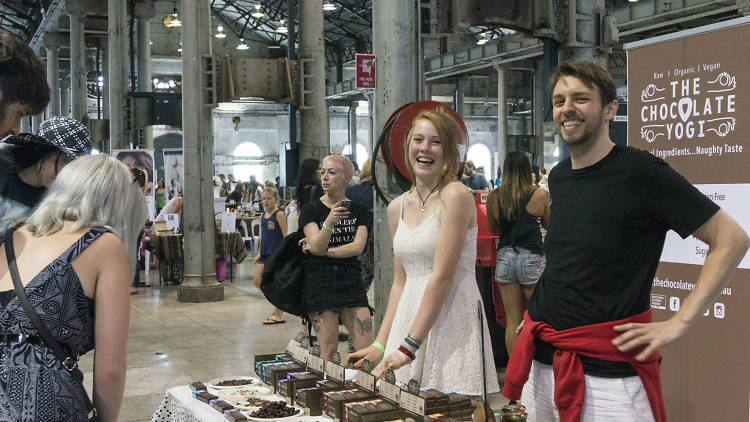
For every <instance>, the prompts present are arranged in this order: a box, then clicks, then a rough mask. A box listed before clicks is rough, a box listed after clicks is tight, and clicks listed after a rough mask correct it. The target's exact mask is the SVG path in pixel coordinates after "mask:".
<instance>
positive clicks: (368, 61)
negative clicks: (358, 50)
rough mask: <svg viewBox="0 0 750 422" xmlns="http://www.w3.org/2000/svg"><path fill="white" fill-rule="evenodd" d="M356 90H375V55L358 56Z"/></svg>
mask: <svg viewBox="0 0 750 422" xmlns="http://www.w3.org/2000/svg"><path fill="white" fill-rule="evenodd" d="M356 65H357V73H356V75H357V78H356V88H357V89H361V88H371V89H375V55H374V54H357V59H356Z"/></svg>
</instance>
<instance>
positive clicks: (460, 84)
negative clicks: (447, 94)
mask: <svg viewBox="0 0 750 422" xmlns="http://www.w3.org/2000/svg"><path fill="white" fill-rule="evenodd" d="M464 91H466V79H464V78H461V79H458V80H456V90H455V91H454V93H453V108H454V109H455V110H456V113H457V114H458V115H459V116H461V117H465V116H466V114H465V112H464V106H465V103H464Z"/></svg>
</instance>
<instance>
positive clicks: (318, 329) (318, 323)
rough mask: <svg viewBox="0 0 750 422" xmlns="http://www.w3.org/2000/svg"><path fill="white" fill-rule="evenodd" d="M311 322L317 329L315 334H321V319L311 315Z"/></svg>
mask: <svg viewBox="0 0 750 422" xmlns="http://www.w3.org/2000/svg"><path fill="white" fill-rule="evenodd" d="M310 323H312V326H313V330H315V334H316V335H319V334H320V321H318V319H317V318H316V317H314V316H312V315H310Z"/></svg>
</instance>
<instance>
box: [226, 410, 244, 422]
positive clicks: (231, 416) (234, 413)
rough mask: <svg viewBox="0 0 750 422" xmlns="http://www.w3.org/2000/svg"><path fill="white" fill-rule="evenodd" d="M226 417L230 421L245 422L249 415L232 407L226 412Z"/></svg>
mask: <svg viewBox="0 0 750 422" xmlns="http://www.w3.org/2000/svg"><path fill="white" fill-rule="evenodd" d="M224 419H226V420H228V421H229V422H244V421H247V416H245V415H243V414H242V413H240V411H239V410H236V409H232V410H227V411H225V412H224Z"/></svg>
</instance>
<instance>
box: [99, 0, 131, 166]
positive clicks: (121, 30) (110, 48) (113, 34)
mask: <svg viewBox="0 0 750 422" xmlns="http://www.w3.org/2000/svg"><path fill="white" fill-rule="evenodd" d="M122 3H123V2H122V1H121V0H107V6H108V13H109V15H108V17H107V18H108V19H107V30H108V33H109V38H108V39H107V58H108V63H107V66H106V68H107V75H108V77H109V80H107V78H105V81H107V82H109V84H108V85H109V92H108V97H109V98H108V100H109V148H110V149H109V150H108V151H103V152H107V153H108V154H111V153H112V150H113V149H125V148H127V147H128V141H127V140H126V139H125V127H124V126H125V110H124V106H125V102H124V97H123V95H124V92H123V88H124V86H125V80H124V78H123V70H122V68H123V67H124V66H125V61H124V60H123V57H122V49H123V47H124V40H125V27H124V26H123V24H122V7H121V6H122ZM105 86H106V84H105ZM105 115H106V114H105Z"/></svg>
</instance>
